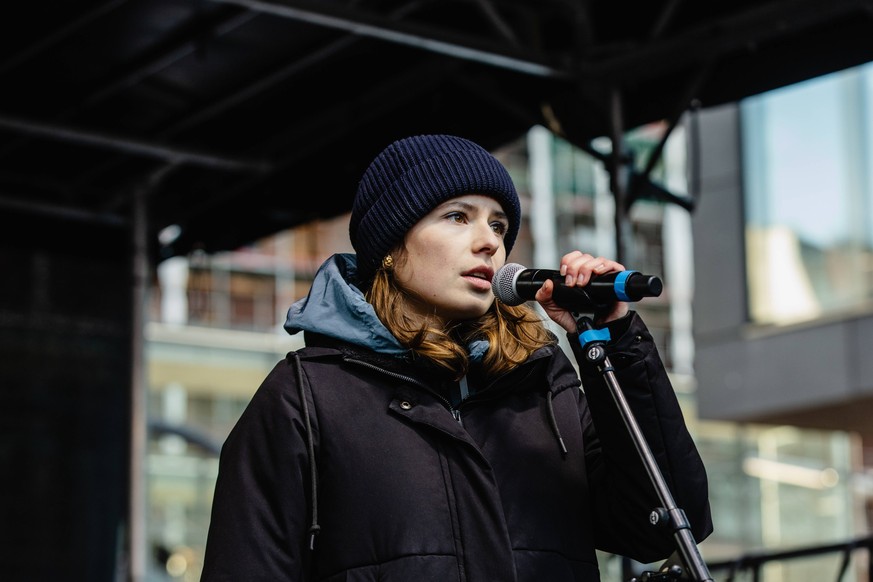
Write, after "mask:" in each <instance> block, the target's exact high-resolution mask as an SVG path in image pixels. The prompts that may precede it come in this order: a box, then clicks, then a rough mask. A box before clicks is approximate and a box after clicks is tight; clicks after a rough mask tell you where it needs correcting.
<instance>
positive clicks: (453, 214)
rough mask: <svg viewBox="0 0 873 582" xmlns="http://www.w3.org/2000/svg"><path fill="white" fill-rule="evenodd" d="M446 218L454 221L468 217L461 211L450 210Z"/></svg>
mask: <svg viewBox="0 0 873 582" xmlns="http://www.w3.org/2000/svg"><path fill="white" fill-rule="evenodd" d="M446 218H447V219H449V220H450V221H452V222H464V220H465V219H466V217H465V216H464V215H463V214H462V213H461V212H450V213H448V214H446Z"/></svg>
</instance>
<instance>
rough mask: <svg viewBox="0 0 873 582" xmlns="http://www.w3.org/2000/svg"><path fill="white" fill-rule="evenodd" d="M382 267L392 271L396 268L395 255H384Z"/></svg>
mask: <svg viewBox="0 0 873 582" xmlns="http://www.w3.org/2000/svg"><path fill="white" fill-rule="evenodd" d="M382 268H383V269H385V270H386V271H390V270H391V269H393V268H394V257H392V256H391V255H390V254H388V255H385V256H384V257H382Z"/></svg>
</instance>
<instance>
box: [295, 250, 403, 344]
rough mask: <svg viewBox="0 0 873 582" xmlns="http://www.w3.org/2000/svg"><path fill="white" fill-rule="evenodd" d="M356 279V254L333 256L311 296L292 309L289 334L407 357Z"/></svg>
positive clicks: (319, 277)
mask: <svg viewBox="0 0 873 582" xmlns="http://www.w3.org/2000/svg"><path fill="white" fill-rule="evenodd" d="M356 280H357V259H356V256H355V255H354V254H351V253H337V254H335V255H333V256H331V257H330V258H329V259H327V260H326V261H325V262H324V263H323V264H322V265H321V267H319V269H318V272H317V273H316V274H315V279H314V280H313V282H312V287H311V288H310V290H309V294H308V295H307V296H306V297H305V298H303V299H301V300H299V301H296V302H295V303H294V304H293V305H291V307H290V308H289V309H288V316H287V317H286V318H285V325H284V327H285V331H287V332H288V333H289V334H291V335H294V334H296V333H298V332H301V331H304V332H310V333H316V334H320V335H324V336H327V337H330V338H334V339H338V340H341V341H344V342H348V343H352V344H355V345H359V346H362V347H364V348H367V349H369V350H372V351H374V352H377V353H380V354H389V355H393V356H403V355H406V354H407V353H408V350H407V348H405V347H403V346H402V345H400V342H398V341H397V339H396V338H395V337H394V336H393V335H392V334H391V332H390V331H388V329H387V328H386V327H385V326H384V325H383V324H382V322H381V321H380V320H379V318H378V317H377V316H376V312H375V311H374V310H373V306H372V305H371V304H370V303H369V302H367V299H366V298H365V297H364V293H363V292H362V291H361V290H360V289H359V288H358V287H357V286H356V284H355V282H356Z"/></svg>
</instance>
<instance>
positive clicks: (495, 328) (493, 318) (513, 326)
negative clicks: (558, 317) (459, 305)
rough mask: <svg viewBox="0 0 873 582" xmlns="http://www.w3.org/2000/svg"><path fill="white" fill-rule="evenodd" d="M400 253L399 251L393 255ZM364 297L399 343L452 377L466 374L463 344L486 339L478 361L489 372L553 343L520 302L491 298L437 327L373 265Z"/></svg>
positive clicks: (387, 273)
mask: <svg viewBox="0 0 873 582" xmlns="http://www.w3.org/2000/svg"><path fill="white" fill-rule="evenodd" d="M398 255H401V256H402V251H401V252H400V253H397V254H395V255H394V256H395V257H397V256H398ZM366 298H367V301H369V302H370V303H371V304H372V305H373V309H374V310H375V311H376V315H377V316H378V317H379V319H380V320H381V321H382V323H383V324H384V325H385V327H386V328H387V329H388V331H390V332H391V333H392V334H393V335H394V337H396V338H397V340H398V341H399V342H400V343H401V344H402V345H403V346H405V347H407V348H409V349H411V350H412V351H413V352H415V353H416V354H418V355H419V356H422V357H424V358H427V359H428V360H430V361H432V362H434V363H435V364H436V365H438V366H440V367H441V368H444V369H445V370H447V371H448V372H449V373H451V374H452V375H453V377H455V378H456V379H457V378H460V377H462V376H463V375H464V374H466V373H467V371H468V370H469V367H470V360H469V356H468V354H467V349H466V345H467V344H468V343H469V342H471V341H473V340H478V339H482V340H487V341H488V343H489V348H488V351H487V353H486V354H485V357H484V359H483V361H482V365H483V367H484V371H485V373H486V374H487V375H489V376H496V375H499V374H501V373H503V372H507V371H509V370H511V369H512V368H514V367H516V366H518V365H519V364H521V363H522V362H524V361H526V360H527V359H528V358H529V357H530V355H531V354H532V353H533V352H535V351H536V350H538V349H539V348H541V347H543V346H546V345H548V344H552V343H554V342H555V340H554V337H553V336H552V335H551V334H550V333H549V332H548V330H547V329H546V327H545V325H544V324H543V321H542V318H540V317H539V316H538V315H537V313H536V312H535V311H534V310H533V309H531V308H530V307H527V306H525V305H520V306H516V307H512V306H509V305H505V304H503V303H500V302H499V301H495V302H494V303H493V304H492V305H491V307H490V308H489V309H488V311H487V312H486V313H485V314H484V315H483V316H482V317H480V318H478V319H476V320H472V321H466V322H459V323H456V324H452V325H449V326H443V325H442V324H441V323H440V322H439V321H438V320H436V319H435V318H428V317H426V316H421V315H419V314H418V313H417V312H416V310H414V309H411V308H410V307H411V306H410V303H411V302H413V301H415V299H414V298H413V297H412V296H411V295H410V294H409V293H408V292H407V291H406V290H404V289H403V288H402V287H401V286H400V285H399V284H398V283H397V281H396V279H395V278H394V276H393V273H392V272H391V271H390V270H388V269H384V268H382V269H378V270H377V271H376V275H375V277H374V279H373V283H372V285H371V286H370V288H369V289H368V290H367V292H366Z"/></svg>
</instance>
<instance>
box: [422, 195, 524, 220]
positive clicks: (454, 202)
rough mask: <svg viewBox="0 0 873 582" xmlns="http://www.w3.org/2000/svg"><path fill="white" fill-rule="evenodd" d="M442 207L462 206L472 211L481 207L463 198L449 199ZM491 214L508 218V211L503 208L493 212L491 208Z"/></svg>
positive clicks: (504, 218) (463, 208)
mask: <svg viewBox="0 0 873 582" xmlns="http://www.w3.org/2000/svg"><path fill="white" fill-rule="evenodd" d="M439 207H440V208H444V209H446V210H448V209H449V208H461V209H462V210H465V211H467V212H472V211H474V210H478V209H479V208H480V207H479V206H478V205H476V204H470V203H469V202H464V201H463V200H449V201H448V202H445V203H443V204H441V205H440V206H439ZM488 211H489V213H490V214H494V216H495V217H496V218H500V219H503V220H508V217H507V216H506V213H505V212H503V210H494V211H493V212H492V211H491V210H490V209H489V210H488Z"/></svg>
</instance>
